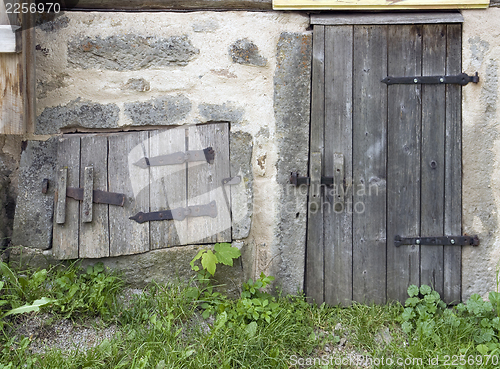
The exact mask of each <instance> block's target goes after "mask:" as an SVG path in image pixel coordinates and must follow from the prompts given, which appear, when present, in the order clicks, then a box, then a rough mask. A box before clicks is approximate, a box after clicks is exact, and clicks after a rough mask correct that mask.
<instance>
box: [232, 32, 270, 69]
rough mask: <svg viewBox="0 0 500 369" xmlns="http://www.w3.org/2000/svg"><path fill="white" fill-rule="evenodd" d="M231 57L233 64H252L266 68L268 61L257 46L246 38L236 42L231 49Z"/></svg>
mask: <svg viewBox="0 0 500 369" xmlns="http://www.w3.org/2000/svg"><path fill="white" fill-rule="evenodd" d="M229 56H230V57H231V59H232V60H233V63H238V64H250V65H255V66H258V67H264V66H265V65H266V64H267V59H266V58H264V57H263V56H262V55H260V53H259V48H258V47H257V45H255V44H254V43H253V42H252V41H249V40H248V39H246V38H244V39H241V40H237V41H235V42H234V43H233V44H232V45H231V46H230V47H229Z"/></svg>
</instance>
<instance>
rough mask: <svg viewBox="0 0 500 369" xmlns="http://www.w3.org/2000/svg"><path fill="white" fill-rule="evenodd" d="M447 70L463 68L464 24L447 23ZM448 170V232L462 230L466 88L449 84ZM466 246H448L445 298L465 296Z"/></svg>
mask: <svg viewBox="0 0 500 369" xmlns="http://www.w3.org/2000/svg"><path fill="white" fill-rule="evenodd" d="M447 36H448V37H447V47H446V49H447V58H446V73H447V74H450V75H452V74H459V73H461V71H462V62H461V61H462V25H461V24H457V25H448V26H447ZM445 147H446V148H445V152H446V164H445V166H446V174H445V176H446V177H445V189H444V199H445V200H444V201H445V204H444V208H445V212H444V214H445V218H444V233H445V234H446V235H459V234H462V155H461V153H462V88H461V86H458V85H447V86H446V143H445ZM461 263H462V248H461V247H456V246H444V292H443V300H444V301H445V302H447V303H453V302H454V303H457V302H460V301H461V300H462V290H461V286H462V278H461V277H462V268H461V266H462V264H461Z"/></svg>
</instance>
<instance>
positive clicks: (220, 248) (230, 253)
mask: <svg viewBox="0 0 500 369" xmlns="http://www.w3.org/2000/svg"><path fill="white" fill-rule="evenodd" d="M214 250H215V252H216V253H217V254H216V255H217V260H218V261H219V262H220V263H222V264H224V265H229V266H233V259H237V258H239V257H240V256H241V252H240V250H238V249H237V248H236V247H233V246H231V244H230V243H227V242H224V243H216V244H215V246H214Z"/></svg>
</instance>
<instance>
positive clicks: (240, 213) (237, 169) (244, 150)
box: [229, 131, 253, 240]
mask: <svg viewBox="0 0 500 369" xmlns="http://www.w3.org/2000/svg"><path fill="white" fill-rule="evenodd" d="M229 142H230V152H229V154H230V165H231V177H235V176H240V177H241V182H242V183H241V184H240V185H238V186H242V187H241V188H242V189H243V190H240V187H233V186H231V206H232V219H233V222H232V229H231V232H232V237H233V240H240V239H243V238H247V237H248V235H249V233H250V227H251V225H252V212H253V172H252V148H253V142H252V135H251V134H249V133H247V132H241V131H231V132H230V139H229Z"/></svg>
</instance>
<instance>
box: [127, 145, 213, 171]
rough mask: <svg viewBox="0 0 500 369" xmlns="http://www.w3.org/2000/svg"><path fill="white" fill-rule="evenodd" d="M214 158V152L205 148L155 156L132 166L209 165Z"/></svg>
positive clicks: (142, 159)
mask: <svg viewBox="0 0 500 369" xmlns="http://www.w3.org/2000/svg"><path fill="white" fill-rule="evenodd" d="M214 158H215V151H214V149H213V148H211V147H207V148H206V149H203V150H191V151H185V152H182V151H179V152H175V153H173V154H167V155H160V156H155V157H153V158H146V157H144V158H141V159H140V160H139V161H138V162H137V163H134V165H136V166H138V167H140V168H143V169H145V168H148V167H156V166H161V165H174V164H182V163H185V162H187V161H188V162H193V161H206V162H207V163H209V164H213V162H214Z"/></svg>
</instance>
